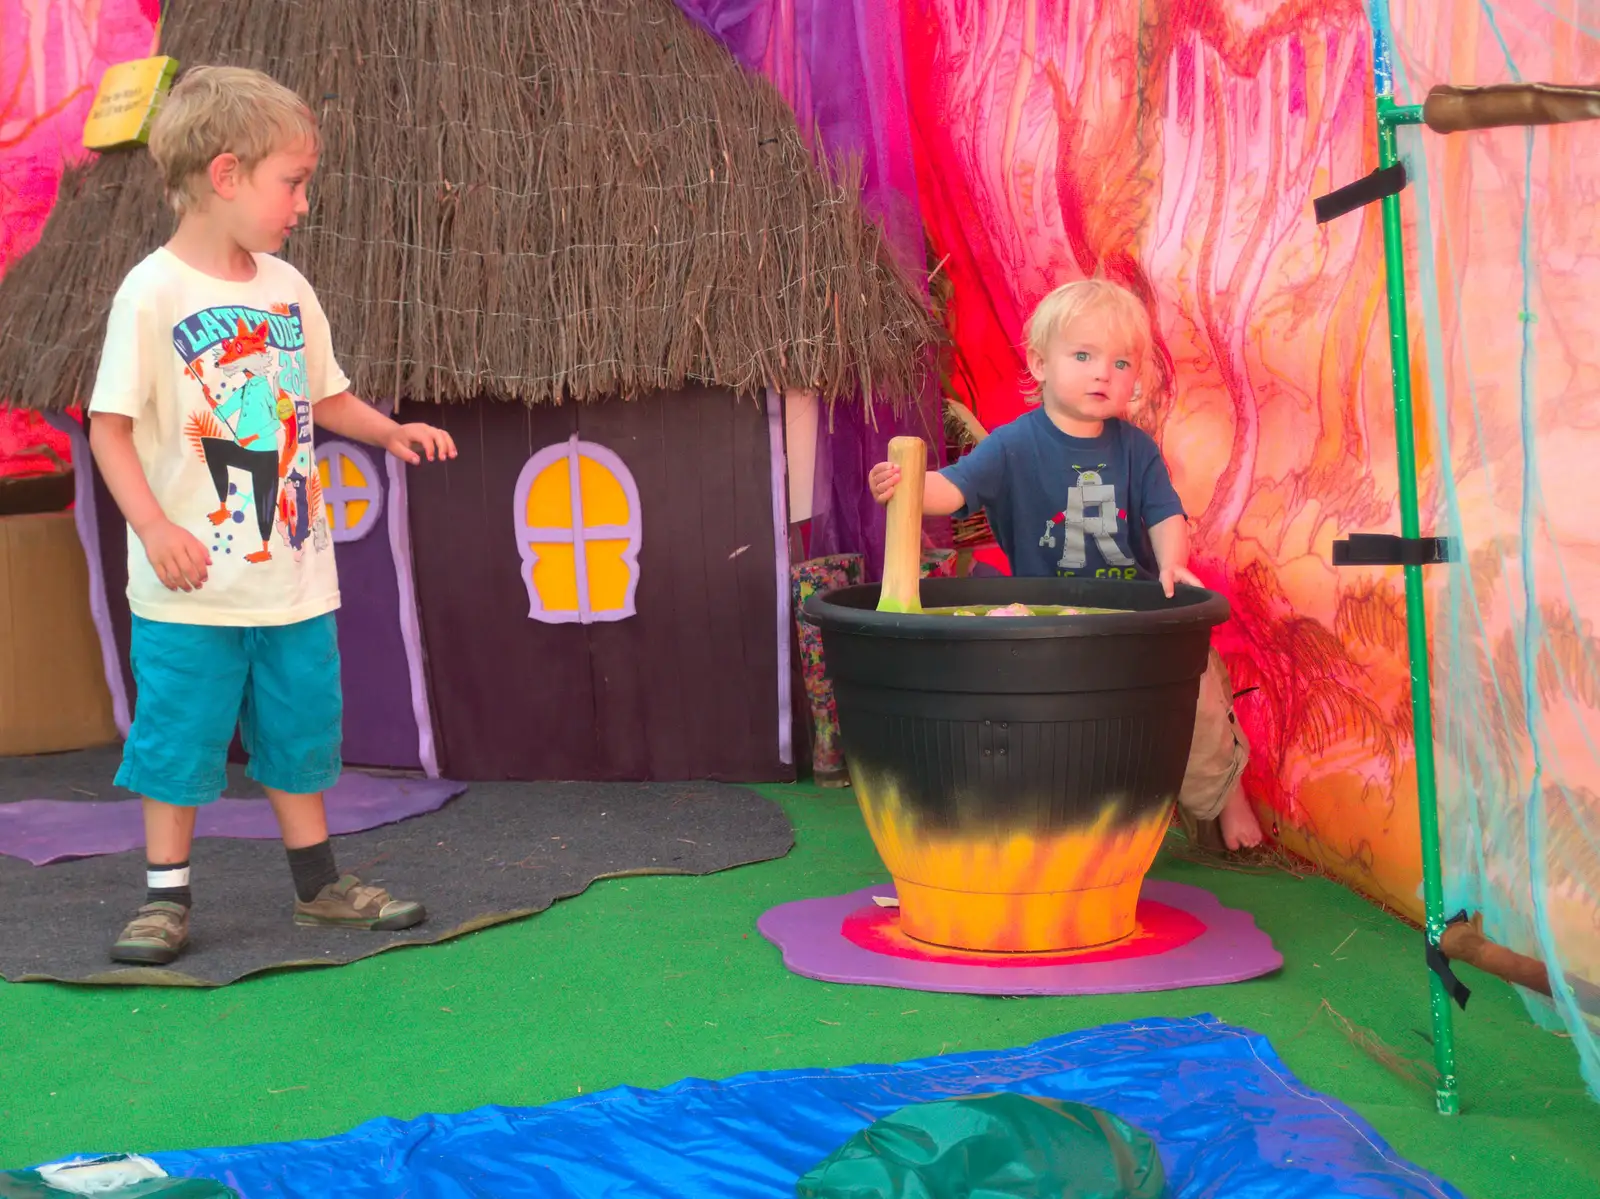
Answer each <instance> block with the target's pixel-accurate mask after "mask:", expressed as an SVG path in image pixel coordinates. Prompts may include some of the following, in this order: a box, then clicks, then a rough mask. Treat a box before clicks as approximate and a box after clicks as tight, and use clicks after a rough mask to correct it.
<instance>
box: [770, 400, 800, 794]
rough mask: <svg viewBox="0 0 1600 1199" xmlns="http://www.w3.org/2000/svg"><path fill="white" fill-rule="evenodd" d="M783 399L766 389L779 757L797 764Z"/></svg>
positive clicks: (787, 460) (787, 480)
mask: <svg viewBox="0 0 1600 1199" xmlns="http://www.w3.org/2000/svg"><path fill="white" fill-rule="evenodd" d="M785 432H786V430H785V426H784V423H783V400H782V398H781V397H780V396H779V395H778V393H777V392H775V391H772V390H770V389H769V390H768V391H767V440H768V443H769V444H770V446H771V452H772V562H773V569H774V570H775V571H776V572H777V576H778V761H779V762H780V763H781V764H782V765H784V766H793V765H794V712H793V709H792V708H791V707H790V686H791V680H790V678H789V636H790V633H789V621H790V619H791V617H790V612H789V469H788V465H789V456H788V453H787V452H786V450H785V449H784V434H785Z"/></svg>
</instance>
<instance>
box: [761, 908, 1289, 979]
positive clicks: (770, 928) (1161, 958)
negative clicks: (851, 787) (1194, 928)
mask: <svg viewBox="0 0 1600 1199" xmlns="http://www.w3.org/2000/svg"><path fill="white" fill-rule="evenodd" d="M894 893H895V890H894V887H893V885H891V884H884V885H881V886H877V887H866V888H864V889H862V890H860V891H852V892H851V893H850V894H848V895H836V896H833V897H831V898H828V899H802V900H797V901H796V902H794V903H786V904H780V905H779V906H778V907H775V908H772V909H770V910H768V911H767V912H765V913H763V914H762V916H761V919H760V920H758V921H757V922H756V928H757V929H758V930H760V932H761V935H762V936H764V937H765V938H766V939H767V940H769V941H771V942H772V943H773V944H774V945H776V946H778V948H779V949H781V950H782V951H783V964H784V965H785V966H787V967H788V968H789V969H790V970H792V971H793V972H794V973H796V974H800V975H803V976H805V977H806V978H815V979H820V980H822V981H823V982H834V983H861V984H865V985H868V986H878V987H902V988H904V989H906V990H910V991H956V992H963V993H966V994H972V995H1111V994H1119V993H1124V992H1131V991H1171V990H1178V989H1180V988H1184V987H1211V986H1217V985H1219V984H1221V983H1234V982H1243V981H1244V980H1245V979H1250V978H1259V977H1260V976H1261V975H1263V974H1270V973H1272V971H1274V970H1277V969H1278V968H1279V967H1281V966H1282V965H1283V955H1281V954H1280V953H1279V952H1278V951H1277V950H1276V949H1274V948H1273V947H1272V941H1271V939H1270V938H1268V936H1267V934H1266V933H1264V932H1262V931H1261V930H1260V929H1259V928H1257V927H1256V922H1255V920H1254V919H1253V918H1252V917H1251V916H1250V914H1249V913H1248V912H1240V911H1236V910H1234V909H1233V908H1225V907H1223V906H1222V904H1220V903H1218V902H1217V900H1216V897H1215V896H1213V895H1212V894H1211V893H1210V892H1209V891H1203V890H1201V889H1200V888H1199V887H1190V886H1186V885H1184V884H1183V883H1168V882H1162V881H1160V880H1158V879H1146V880H1145V884H1144V890H1143V891H1142V892H1141V893H1140V902H1141V903H1143V902H1145V901H1152V902H1154V903H1158V904H1165V905H1166V906H1167V907H1169V908H1176V909H1177V910H1178V911H1180V912H1185V913H1187V914H1188V915H1190V916H1193V917H1194V918H1195V919H1197V920H1198V921H1200V923H1201V924H1203V925H1204V926H1205V929H1204V931H1203V932H1201V933H1200V934H1199V935H1198V936H1197V937H1195V938H1194V939H1193V940H1191V941H1189V942H1187V943H1186V944H1183V945H1180V946H1178V947H1177V948H1174V949H1169V950H1167V951H1166V952H1164V953H1159V954H1153V955H1150V956H1143V957H1126V958H1123V959H1121V960H1118V961H1083V962H1067V963H1061V964H1052V965H1040V964H1031V965H1030V964H1019V965H1016V966H1006V965H958V964H953V963H948V962H930V961H916V960H913V959H911V958H906V957H895V956H891V955H889V954H885V953H876V952H873V951H872V950H869V949H864V948H862V947H861V946H859V945H857V944H855V943H854V942H852V941H850V940H848V939H847V938H846V937H845V935H844V933H843V931H842V929H843V926H844V923H845V920H846V919H847V918H848V917H850V916H851V915H853V914H855V913H857V912H860V911H862V910H863V909H866V908H870V907H872V906H874V905H873V897H874V896H878V895H882V896H892V895H894Z"/></svg>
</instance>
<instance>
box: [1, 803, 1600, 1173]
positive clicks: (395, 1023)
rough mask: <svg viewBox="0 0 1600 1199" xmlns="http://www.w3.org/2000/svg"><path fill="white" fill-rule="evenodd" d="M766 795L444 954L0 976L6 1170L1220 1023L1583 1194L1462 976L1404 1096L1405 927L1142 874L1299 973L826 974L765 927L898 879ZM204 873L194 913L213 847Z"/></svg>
mask: <svg viewBox="0 0 1600 1199" xmlns="http://www.w3.org/2000/svg"><path fill="white" fill-rule="evenodd" d="M767 793H768V794H770V795H771V796H773V797H774V798H775V799H777V800H779V801H780V802H782V803H783V804H784V806H785V807H786V809H787V810H788V812H789V814H790V816H791V818H792V819H793V820H794V823H795V827H796V833H797V840H798V844H797V847H796V849H795V850H794V852H793V853H791V854H790V855H789V856H788V857H787V858H785V859H783V860H781V861H778V862H772V863H766V864H763V865H759V866H749V867H745V868H742V869H738V870H733V871H730V872H728V873H725V874H721V875H715V876H712V877H710V878H677V877H662V878H624V879H614V880H610V881H607V882H603V883H599V884H596V885H595V886H594V887H592V888H590V890H589V891H588V892H587V893H585V894H584V895H581V896H579V897H577V898H575V899H571V900H567V901H564V902H562V903H558V904H557V905H555V907H553V908H552V909H550V910H549V911H547V912H544V913H543V914H541V915H538V916H535V917H533V918H531V919H528V920H523V921H519V922H516V923H514V924H510V925H505V926H502V927H499V928H493V929H488V930H485V931H483V932H480V933H475V934H472V935H470V936H467V937H463V938H460V939H458V940H455V941H452V942H447V943H445V944H444V945H441V946H433V947H419V948H406V949H401V950H398V951H395V952H391V953H385V954H380V955H379V956H377V957H375V958H371V959H367V960H364V961H361V962H357V963H355V964H353V965H349V966H340V967H336V968H331V969H314V970H301V971H290V972H283V973H278V974H274V975H268V976H266V977H261V978H255V979H247V980H245V981H244V982H241V983H236V984H234V985H233V986H230V987H223V988H218V989H215V990H187V989H164V988H115V987H106V988H90V987H84V988H76V987H68V986H62V985H57V984H44V983H28V984H3V985H0V1166H3V1167H7V1168H14V1167H19V1166H25V1165H32V1164H36V1163H39V1162H43V1161H48V1160H52V1159H55V1158H58V1157H62V1156H65V1155H68V1154H70V1153H74V1152H88V1151H117V1150H126V1151H145V1152H148V1151H155V1150H162V1149H180V1148H194V1147H200V1146H211V1145H233V1144H244V1143H250V1142H258V1141H278V1140H292V1139H299V1138H304V1137H321V1136H328V1135H332V1134H335V1133H339V1132H343V1131H345V1130H347V1129H349V1128H352V1127H353V1126H355V1125H357V1124H359V1123H361V1122H362V1121H364V1120H368V1119H371V1118H372V1117H375V1116H393V1117H397V1118H402V1119H404V1118H409V1117H412V1116H416V1115H418V1114H420V1113H423V1112H452V1111H462V1110H465V1109H469V1108H473V1107H478V1106H481V1105H484V1104H491V1103H493V1104H507V1105H518V1106H521V1105H533V1104H541V1103H546V1102H549V1101H551V1100H555V1099H561V1098H565V1097H567V1096H570V1095H576V1094H579V1093H581V1092H594V1091H600V1090H604V1089H606V1088H608V1087H614V1086H617V1085H619V1084H623V1083H627V1084H631V1085H634V1086H639V1087H659V1086H663V1085H665V1084H667V1083H671V1082H674V1081H676V1080H677V1079H680V1078H683V1077H686V1076H691V1075H694V1076H699V1077H704V1078H719V1077H725V1076H727V1075H731V1074H737V1073H740V1072H743V1071H746V1070H757V1069H784V1068H791V1067H798V1066H842V1065H848V1064H852V1063H858V1062H893V1061H900V1060H904V1059H908V1058H916V1057H924V1056H928V1055H932V1054H938V1053H950V1052H958V1051H967V1050H977V1049H1000V1048H1005V1047H1007V1046H1015V1045H1022V1044H1026V1043H1029V1042H1031V1041H1035V1040H1038V1039H1040V1038H1042V1037H1046V1036H1052V1035H1055V1034H1058V1033H1062V1032H1066V1031H1070V1030H1073V1029H1079V1028H1087V1027H1091V1026H1094V1025H1097V1024H1105V1023H1110V1022H1116V1021H1122V1020H1129V1019H1133V1018H1136V1017H1141V1016H1157V1015H1159V1016H1186V1015H1192V1014H1195V1013H1199V1012H1211V1013H1214V1014H1215V1015H1216V1016H1218V1017H1220V1018H1221V1019H1223V1020H1226V1021H1229V1022H1231V1023H1235V1024H1239V1025H1243V1026H1245V1027H1248V1028H1252V1029H1255V1030H1257V1031H1259V1032H1262V1033H1264V1034H1266V1035H1267V1036H1268V1037H1269V1038H1270V1039H1271V1041H1272V1044H1273V1045H1274V1046H1275V1047H1276V1049H1277V1050H1278V1052H1279V1054H1281V1055H1282V1057H1283V1059H1284V1060H1285V1061H1286V1062H1287V1063H1288V1065H1289V1067H1290V1069H1292V1070H1293V1071H1295V1073H1296V1074H1298V1075H1299V1077H1300V1079H1301V1080H1302V1081H1303V1082H1305V1083H1306V1085H1308V1086H1310V1087H1313V1088H1316V1089H1317V1090H1320V1091H1325V1092H1328V1093H1330V1094H1332V1095H1334V1096H1336V1097H1337V1098H1339V1099H1341V1100H1343V1101H1345V1102H1346V1103H1349V1104H1351V1105H1352V1106H1353V1107H1355V1108H1356V1110H1357V1111H1359V1112H1360V1113H1361V1114H1362V1115H1363V1116H1364V1117H1366V1118H1367V1119H1368V1120H1370V1121H1371V1122H1372V1124H1373V1125H1374V1126H1375V1127H1376V1128H1377V1130H1378V1132H1379V1133H1380V1134H1381V1135H1382V1136H1384V1137H1385V1138H1387V1139H1388V1140H1389V1142H1390V1143H1391V1144H1392V1145H1393V1146H1394V1147H1395V1149H1396V1150H1397V1151H1398V1152H1399V1153H1400V1154H1402V1155H1403V1156H1405V1157H1407V1158H1410V1159H1411V1160H1413V1161H1415V1162H1417V1163H1418V1164H1420V1165H1422V1166H1424V1167H1426V1168H1427V1169H1430V1170H1432V1171H1434V1172H1436V1173H1438V1174H1440V1175H1442V1176H1443V1177H1445V1178H1447V1179H1449V1180H1450V1181H1451V1182H1452V1183H1454V1184H1455V1185H1456V1186H1458V1187H1460V1188H1461V1189H1462V1190H1463V1191H1465V1192H1466V1193H1467V1194H1468V1195H1469V1196H1472V1197H1473V1199H1518V1197H1519V1196H1530V1197H1532V1196H1538V1197H1539V1199H1560V1197H1562V1196H1572V1197H1574V1199H1579V1197H1582V1199H1592V1197H1593V1196H1594V1195H1595V1194H1596V1193H1597V1189H1596V1188H1597V1184H1596V1182H1595V1180H1596V1179H1597V1178H1600V1105H1597V1104H1595V1103H1593V1102H1592V1101H1591V1100H1590V1099H1589V1098H1588V1097H1587V1095H1586V1094H1585V1092H1584V1090H1583V1086H1582V1083H1581V1082H1580V1080H1579V1077H1578V1071H1577V1065H1576V1060H1575V1055H1574V1054H1573V1053H1572V1051H1571V1046H1570V1045H1569V1044H1567V1043H1566V1042H1564V1041H1563V1040H1562V1039H1560V1038H1559V1037H1556V1036H1553V1035H1550V1034H1547V1033H1544V1032H1541V1031H1539V1030H1537V1029H1536V1028H1535V1027H1534V1026H1533V1025H1532V1024H1531V1023H1530V1022H1529V1020H1528V1019H1527V1017H1526V1015H1525V1013H1524V1012H1523V1009H1522V1005H1521V1003H1520V1001H1519V1000H1518V999H1517V998H1516V996H1515V995H1514V994H1513V993H1512V992H1511V990H1510V988H1509V987H1507V986H1506V985H1504V984H1502V983H1500V982H1498V981H1497V980H1494V979H1491V978H1489V977H1487V976H1485V975H1482V974H1479V973H1477V972H1475V971H1473V970H1471V969H1470V968H1468V969H1464V970H1463V971H1462V973H1463V977H1464V979H1465V981H1466V982H1467V983H1468V985H1469V986H1471V987H1472V988H1473V997H1472V1002H1471V1006H1470V1010H1469V1011H1468V1012H1467V1013H1465V1014H1461V1013H1458V1014H1457V1017H1456V1020H1457V1029H1458V1045H1459V1076H1460V1082H1461V1090H1462V1108H1463V1114H1462V1115H1460V1116H1459V1117H1456V1118H1454V1119H1446V1118H1443V1117H1440V1116H1437V1115H1435V1114H1434V1111H1433V1097H1432V1091H1431V1089H1430V1087H1429V1086H1428V1085H1427V1084H1426V1083H1422V1082H1418V1081H1414V1080H1411V1079H1408V1078H1407V1077H1405V1076H1404V1075H1405V1072H1406V1071H1411V1072H1420V1071H1421V1070H1422V1069H1423V1068H1424V1067H1421V1066H1418V1065H1416V1064H1415V1063H1424V1064H1425V1063H1427V1062H1428V1061H1429V1060H1430V1058H1431V1050H1430V1048H1429V1045H1428V1041H1427V1038H1428V1035H1429V1034H1428V1028H1429V1024H1428V1006H1427V1003H1428V1000H1427V976H1426V971H1425V968H1424V966H1423V961H1422V944H1421V938H1420V934H1419V933H1417V932H1416V931H1415V930H1413V929H1411V928H1409V927H1407V926H1406V925H1404V924H1402V923H1400V922H1398V921H1396V920H1394V919H1393V918H1391V917H1389V916H1387V915H1385V914H1384V913H1383V912H1381V911H1379V910H1377V909H1375V908H1373V907H1372V906H1370V905H1369V904H1367V903H1366V902H1365V901H1364V900H1362V899H1360V898H1359V897H1357V896H1356V895H1354V894H1352V893H1350V892H1348V891H1346V890H1344V889H1343V888H1341V887H1339V886H1338V885H1336V884H1334V883H1331V882H1328V881H1326V880H1323V879H1319V878H1298V877H1295V876H1292V875H1289V874H1285V873H1282V872H1277V871H1274V872H1270V873H1240V872H1235V871H1229V870H1219V869H1213V868H1209V867H1206V866H1203V865H1199V864H1195V863H1193V862H1189V861H1185V860H1182V859H1179V858H1174V857H1170V856H1165V857H1163V859H1162V860H1161V861H1160V862H1159V863H1158V865H1157V869H1156V871H1155V873H1156V875H1157V876H1159V877H1162V878H1168V879H1174V880H1177V881H1182V882H1188V883H1195V884H1199V885H1202V886H1205V887H1207V888H1209V889H1210V890H1211V891H1212V892H1213V893H1215V894H1216V895H1217V896H1218V897H1219V898H1220V899H1221V900H1222V901H1223V902H1224V903H1226V904H1228V905H1230V906H1233V907H1239V908H1243V909H1246V910H1248V911H1250V912H1252V913H1253V914H1254V915H1255V917H1256V920H1257V921H1258V922H1259V924H1260V925H1261V926H1262V927H1263V928H1264V929H1266V931H1267V932H1268V933H1269V934H1270V935H1271V936H1272V937H1273V939H1274V941H1275V943H1276V944H1277V945H1278V947H1279V949H1280V950H1281V951H1282V953H1283V955H1284V958H1285V962H1286V964H1285V966H1284V969H1283V970H1282V972H1281V973H1279V974H1278V975H1276V976H1274V977H1272V978H1267V979H1261V980H1258V981H1255V982H1249V983H1241V984H1236V985H1233V986H1228V987H1219V988H1209V989H1204V990H1196V991H1179V992H1165V993H1158V994H1148V995H1124V996H1101V997H1092V998H1059V999H1003V998H991V997H981V996H968V995H937V994H925V993H919V992H913V991H899V990H890V989H880V988H873V987H850V986H839V985H833V984H826V983H818V982H814V981H811V980H809V979H804V978H799V977H797V976H795V975H792V974H790V973H789V972H788V971H786V970H785V969H784V968H783V966H782V963H781V961H780V959H779V955H778V951H777V949H776V948H774V947H773V946H771V945H769V944H768V943H767V942H766V941H765V940H763V939H762V938H761V937H760V935H759V934H757V932H756V931H755V922H756V919H757V917H758V916H760V914H761V913H762V912H763V911H765V910H766V909H767V908H769V907H771V906H773V905H774V904H778V903H782V902H784V901H786V900H791V899H796V898H802V897H809V896H820V895H833V894H838V893H840V892H843V891H846V890H851V889H854V888H857V887H862V886H866V885H867V884H869V883H874V882H880V881H884V879H885V877H886V876H885V874H884V871H883V868H882V866H881V865H880V864H879V862H878V859H877V857H876V855H875V854H874V852H873V850H872V846H871V843H870V841H869V840H868V838H867V835H866V832H865V830H864V828H863V826H862V821H861V818H860V816H859V814H858V812H857V810H856V807H855V803H854V800H853V799H852V797H851V795H850V793H849V792H847V791H846V792H838V791H823V790H819V789H814V788H811V787H806V786H797V787H773V788H769V789H767ZM269 848H270V847H267V846H263V850H262V852H263V855H266V854H267V850H268V849H269ZM280 861H281V855H280ZM196 867H197V868H196V884H195V885H196V890H197V893H198V896H199V898H200V901H201V904H202V906H201V907H199V908H198V909H197V918H198V919H199V920H202V921H203V920H204V918H205V910H204V907H203V904H204V896H205V849H204V844H202V845H201V847H200V851H199V853H198V854H197V862H196ZM424 898H425V897H424ZM262 918H263V919H268V918H275V917H274V916H273V914H271V913H267V912H263V914H262ZM282 918H284V919H287V918H288V917H287V913H284V914H283V916H282ZM1363 1030H1367V1031H1363ZM1383 1057H1389V1058H1392V1059H1395V1060H1396V1061H1397V1062H1398V1065H1395V1064H1393V1063H1391V1064H1387V1065H1386V1064H1384V1063H1383V1062H1382V1061H1380V1060H1379V1059H1380V1058H1383ZM1408 1063H1410V1064H1408Z"/></svg>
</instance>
